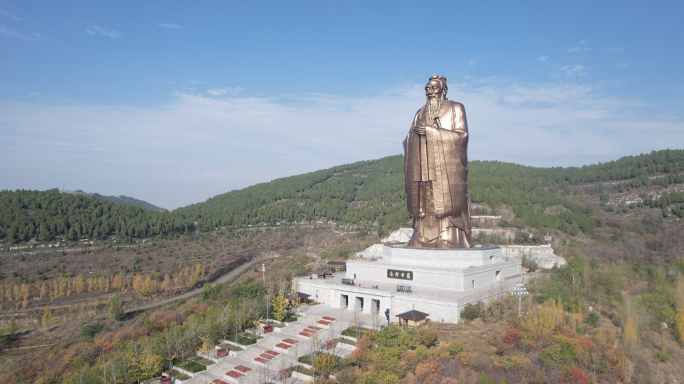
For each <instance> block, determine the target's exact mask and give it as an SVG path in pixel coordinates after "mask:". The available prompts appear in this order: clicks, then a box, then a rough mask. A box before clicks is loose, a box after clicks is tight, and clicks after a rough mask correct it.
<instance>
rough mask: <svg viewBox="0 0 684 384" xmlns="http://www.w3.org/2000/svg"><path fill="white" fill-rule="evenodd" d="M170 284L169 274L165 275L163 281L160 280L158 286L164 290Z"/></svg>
mask: <svg viewBox="0 0 684 384" xmlns="http://www.w3.org/2000/svg"><path fill="white" fill-rule="evenodd" d="M170 286H171V278H170V277H169V275H165V276H164V281H162V283H161V286H160V291H161V292H164V291H166V290H167V289H169V288H170Z"/></svg>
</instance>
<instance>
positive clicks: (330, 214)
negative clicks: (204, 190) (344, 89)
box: [174, 150, 684, 233]
mask: <svg viewBox="0 0 684 384" xmlns="http://www.w3.org/2000/svg"><path fill="white" fill-rule="evenodd" d="M469 166H470V173H469V182H470V189H471V197H472V200H473V201H474V202H477V203H482V204H486V205H488V206H490V207H498V206H501V205H507V206H509V207H512V208H513V211H514V213H515V215H516V217H518V218H520V219H521V223H523V224H525V225H528V226H531V227H534V228H545V227H546V228H554V229H559V230H563V231H570V232H571V233H574V232H575V231H577V230H582V231H584V232H593V230H594V227H595V224H596V223H595V218H594V217H592V214H591V210H590V209H588V208H587V207H586V206H584V205H582V204H578V203H577V202H575V201H573V199H572V198H571V188H570V187H571V186H575V185H578V184H583V183H596V184H600V183H602V182H610V181H613V182H614V181H625V186H627V187H638V186H640V185H642V184H645V183H653V182H656V183H665V184H668V183H681V182H684V176H683V175H681V171H682V170H683V169H684V151H683V150H663V151H658V152H656V151H654V152H651V153H650V154H646V155H644V154H642V155H639V156H628V157H623V158H621V159H619V160H616V161H611V162H608V163H599V164H594V165H588V166H583V167H569V168H562V167H556V168H537V167H529V166H522V165H517V164H511V163H503V162H498V161H472V162H470V164H469ZM652 175H663V176H668V177H664V178H661V179H657V180H654V181H649V179H648V177H649V176H652ZM597 188H598V189H597V192H601V191H600V189H601V188H602V187H600V186H599V187H597ZM676 202H677V199H674V200H673V201H670V202H669V203H668V204H670V203H676ZM558 204H564V205H566V206H567V207H568V209H564V210H563V212H562V213H560V214H557V215H556V214H546V213H544V209H545V208H547V207H550V206H554V205H558ZM659 208H660V207H659ZM174 214H178V215H180V216H181V217H182V218H183V219H184V220H196V221H197V222H198V225H199V228H200V230H209V229H213V228H215V227H221V226H246V225H256V224H262V223H263V224H268V225H274V224H275V223H276V222H284V221H285V222H294V221H297V222H301V221H307V222H317V221H322V222H327V221H328V220H332V221H335V222H336V223H339V224H352V225H359V226H360V227H370V226H372V225H373V224H374V222H377V223H378V225H380V226H386V227H387V228H388V229H393V228H396V227H399V226H400V225H402V224H404V223H405V222H406V221H407V220H408V219H409V218H410V215H409V214H408V212H407V210H406V207H405V193H404V173H403V157H402V156H401V155H398V156H390V157H385V158H382V159H379V160H372V161H361V162H357V163H353V164H347V165H342V166H337V167H333V168H330V169H326V170H321V171H316V172H312V173H307V174H304V175H298V176H291V177H286V178H282V179H277V180H273V181H271V182H269V183H263V184H257V185H254V186H251V187H248V188H245V189H242V190H238V191H232V192H228V193H225V194H222V195H218V196H215V197H213V198H211V199H209V200H207V201H206V202H203V203H198V204H193V205H190V206H187V207H184V208H179V209H177V210H175V211H174Z"/></svg>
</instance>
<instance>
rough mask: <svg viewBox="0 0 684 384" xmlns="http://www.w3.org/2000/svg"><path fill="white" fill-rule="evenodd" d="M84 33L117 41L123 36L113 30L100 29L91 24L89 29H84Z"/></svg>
mask: <svg viewBox="0 0 684 384" xmlns="http://www.w3.org/2000/svg"><path fill="white" fill-rule="evenodd" d="M85 31H86V33H87V34H89V35H91V36H93V35H96V34H100V35H103V36H107V37H111V38H112V39H118V38H120V37H122V36H123V33H121V32H118V31H115V30H113V29H109V28H105V27H100V26H98V25H95V24H93V25H92V26H91V27H90V28H86V29H85Z"/></svg>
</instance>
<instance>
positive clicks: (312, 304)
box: [308, 301, 320, 307]
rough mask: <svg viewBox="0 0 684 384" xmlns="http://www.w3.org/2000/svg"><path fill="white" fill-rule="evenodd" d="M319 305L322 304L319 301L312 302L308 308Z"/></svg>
mask: <svg viewBox="0 0 684 384" xmlns="http://www.w3.org/2000/svg"><path fill="white" fill-rule="evenodd" d="M318 304H320V303H319V302H317V301H311V302H309V304H308V306H309V307H311V306H314V305H318Z"/></svg>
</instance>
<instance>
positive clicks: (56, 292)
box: [51, 280, 59, 299]
mask: <svg viewBox="0 0 684 384" xmlns="http://www.w3.org/2000/svg"><path fill="white" fill-rule="evenodd" d="M51 294H52V298H53V299H56V298H58V297H59V280H52V289H51Z"/></svg>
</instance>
